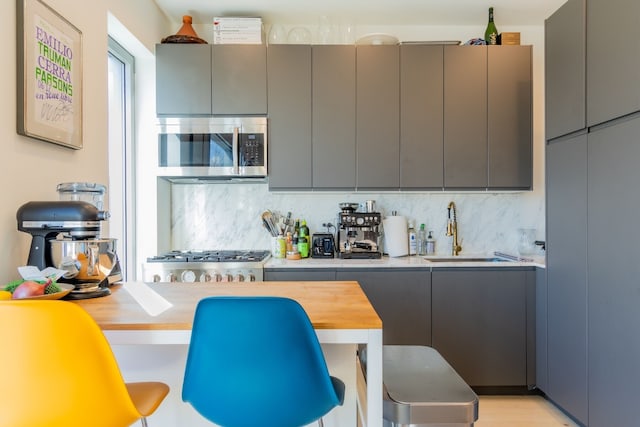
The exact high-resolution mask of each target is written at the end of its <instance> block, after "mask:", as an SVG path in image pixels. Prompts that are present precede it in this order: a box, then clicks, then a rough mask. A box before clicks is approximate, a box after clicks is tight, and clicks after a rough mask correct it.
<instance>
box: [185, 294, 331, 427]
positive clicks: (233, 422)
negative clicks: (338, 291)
mask: <svg viewBox="0 0 640 427" xmlns="http://www.w3.org/2000/svg"><path fill="white" fill-rule="evenodd" d="M182 399H183V400H184V401H185V402H189V403H190V404H191V405H192V406H193V407H194V408H195V409H196V411H198V412H199V413H200V414H201V415H202V416H203V417H205V418H207V419H208V420H210V421H212V422H214V423H216V424H219V425H222V426H225V427H243V426H247V427H256V426H261V427H265V426H266V427H268V426H273V427H289V426H290V427H294V426H301V425H305V424H308V423H310V422H313V421H315V420H317V419H318V418H320V417H322V416H323V415H324V414H326V413H327V412H329V411H330V410H331V409H332V408H333V407H335V406H336V405H338V404H340V403H341V402H340V397H339V396H338V395H336V392H335V390H334V387H333V384H332V381H331V377H330V376H329V372H328V370H327V366H326V362H325V360H324V355H323V353H322V349H321V347H320V344H319V342H318V338H317V336H316V333H315V331H314V329H313V326H312V325H311V322H310V321H309V318H308V316H307V314H306V312H305V311H304V309H303V308H302V307H301V306H300V304H298V302H296V301H294V300H291V299H288V298H279V297H209V298H204V299H203V300H201V301H200V302H199V303H198V306H197V308H196V313H195V318H194V323H193V329H192V334H191V342H190V345H189V354H188V357H187V366H186V371H185V376H184V383H183V389H182Z"/></svg>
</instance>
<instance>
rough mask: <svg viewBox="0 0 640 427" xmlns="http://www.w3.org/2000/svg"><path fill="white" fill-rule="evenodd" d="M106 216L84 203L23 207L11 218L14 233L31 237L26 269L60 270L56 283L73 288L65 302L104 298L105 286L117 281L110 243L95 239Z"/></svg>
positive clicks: (118, 274)
mask: <svg viewBox="0 0 640 427" xmlns="http://www.w3.org/2000/svg"><path fill="white" fill-rule="evenodd" d="M108 216H109V215H108V212H106V211H101V210H99V209H98V208H96V207H95V206H94V205H92V204H91V203H88V202H84V201H69V200H64V201H49V202H28V203H25V204H24V205H22V206H21V207H20V208H19V209H18V212H17V214H16V218H17V221H18V230H19V231H23V232H25V233H29V234H31V236H32V239H31V249H30V250H29V257H28V260H27V264H28V265H32V266H36V267H38V269H40V270H43V269H45V268H46V267H54V268H58V269H61V270H65V271H66V273H65V275H64V276H63V277H62V278H61V279H60V281H62V282H67V283H71V284H73V285H74V286H75V289H74V290H73V291H72V292H71V293H70V294H69V295H68V296H67V298H68V299H85V298H95V297H99V296H104V295H108V294H109V293H110V291H109V286H110V285H111V284H112V283H114V282H117V281H119V280H122V273H121V270H120V263H119V261H118V257H117V255H116V252H115V239H109V238H100V233H101V222H102V221H105V220H106V219H107V218H108Z"/></svg>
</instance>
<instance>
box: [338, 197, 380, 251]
mask: <svg viewBox="0 0 640 427" xmlns="http://www.w3.org/2000/svg"><path fill="white" fill-rule="evenodd" d="M358 206H359V205H358V204H357V203H340V209H341V211H340V214H339V221H338V232H337V246H338V257H339V258H345V259H348V258H359V259H379V258H381V257H382V252H380V250H379V239H380V225H381V224H382V216H381V215H380V213H379V212H356V208H357V207H358Z"/></svg>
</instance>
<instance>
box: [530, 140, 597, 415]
mask: <svg viewBox="0 0 640 427" xmlns="http://www.w3.org/2000/svg"><path fill="white" fill-rule="evenodd" d="M546 156H547V161H546V174H547V189H546V192H547V242H546V244H547V247H546V250H547V266H546V267H547V283H548V286H547V301H545V302H546V311H547V313H546V314H547V331H548V332H547V371H546V372H544V371H541V372H540V373H541V374H544V373H547V375H548V378H547V383H546V387H544V388H543V390H544V391H545V392H546V393H547V395H548V396H549V397H550V398H551V399H552V400H553V401H555V402H556V403H557V404H558V405H560V406H562V407H563V408H564V409H565V410H566V411H568V412H570V413H571V414H572V415H573V416H574V417H575V418H577V419H578V420H580V421H581V422H583V423H585V424H586V423H587V420H588V417H587V414H588V410H587V407H588V405H587V265H586V263H587V135H586V132H583V133H579V134H577V135H573V136H571V137H568V138H566V139H560V140H555V141H553V142H550V143H549V144H548V145H547V153H546ZM543 307H544V306H543Z"/></svg>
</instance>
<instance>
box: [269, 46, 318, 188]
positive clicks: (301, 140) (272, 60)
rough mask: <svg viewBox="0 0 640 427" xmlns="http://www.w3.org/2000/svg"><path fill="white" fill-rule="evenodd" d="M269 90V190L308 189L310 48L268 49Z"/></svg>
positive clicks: (309, 171) (310, 186)
mask: <svg viewBox="0 0 640 427" xmlns="http://www.w3.org/2000/svg"><path fill="white" fill-rule="evenodd" d="M268 52H269V55H268V58H267V69H268V73H267V75H268V82H267V87H268V88H269V91H268V95H269V145H268V147H269V155H268V162H269V188H270V189H272V190H278V189H279V190H286V189H293V190H300V189H310V188H312V185H313V183H312V177H311V172H312V168H311V157H312V152H311V150H312V148H311V46H309V45H272V46H270V47H269V51H268Z"/></svg>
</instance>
